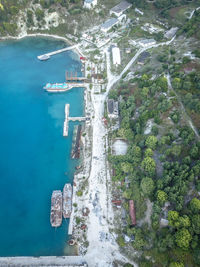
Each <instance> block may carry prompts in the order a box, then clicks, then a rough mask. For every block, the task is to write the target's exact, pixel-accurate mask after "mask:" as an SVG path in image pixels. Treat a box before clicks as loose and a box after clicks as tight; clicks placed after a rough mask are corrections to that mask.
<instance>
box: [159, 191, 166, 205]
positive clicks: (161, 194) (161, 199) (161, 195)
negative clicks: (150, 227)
mask: <svg viewBox="0 0 200 267" xmlns="http://www.w3.org/2000/svg"><path fill="white" fill-rule="evenodd" d="M157 200H158V202H159V203H160V204H164V203H165V202H166V201H167V194H166V193H165V192H164V191H162V190H158V191H157Z"/></svg>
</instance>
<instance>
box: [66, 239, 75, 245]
mask: <svg viewBox="0 0 200 267" xmlns="http://www.w3.org/2000/svg"><path fill="white" fill-rule="evenodd" d="M68 243H69V245H70V246H74V245H75V244H76V241H75V240H74V239H70V240H69V241H68Z"/></svg>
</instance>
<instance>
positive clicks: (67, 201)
mask: <svg viewBox="0 0 200 267" xmlns="http://www.w3.org/2000/svg"><path fill="white" fill-rule="evenodd" d="M71 212H72V186H71V184H65V186H64V188H63V217H64V218H65V219H66V218H70V216H71Z"/></svg>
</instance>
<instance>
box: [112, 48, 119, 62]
mask: <svg viewBox="0 0 200 267" xmlns="http://www.w3.org/2000/svg"><path fill="white" fill-rule="evenodd" d="M112 59H113V64H114V65H120V64H121V56H120V50H119V47H113V48H112Z"/></svg>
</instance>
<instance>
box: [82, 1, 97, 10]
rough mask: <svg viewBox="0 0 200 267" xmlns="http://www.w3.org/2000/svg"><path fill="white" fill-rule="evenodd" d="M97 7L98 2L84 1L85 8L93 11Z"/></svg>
mask: <svg viewBox="0 0 200 267" xmlns="http://www.w3.org/2000/svg"><path fill="white" fill-rule="evenodd" d="M96 5H97V0H84V5H83V7H85V8H89V9H91V8H93V7H95V6H96Z"/></svg>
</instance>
